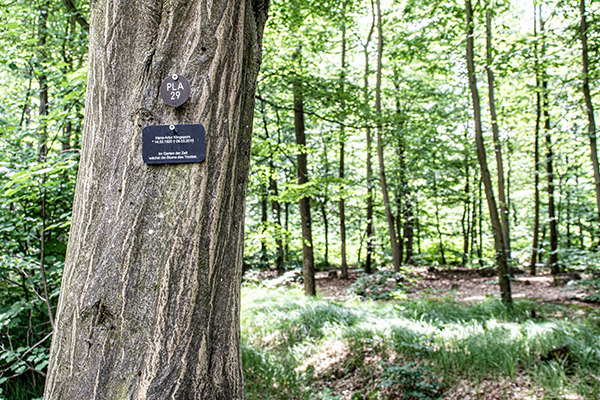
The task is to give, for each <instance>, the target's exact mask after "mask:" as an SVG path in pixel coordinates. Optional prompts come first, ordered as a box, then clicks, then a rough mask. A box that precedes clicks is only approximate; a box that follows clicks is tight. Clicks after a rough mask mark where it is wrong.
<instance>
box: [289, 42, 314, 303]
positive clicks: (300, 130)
mask: <svg viewBox="0 0 600 400" xmlns="http://www.w3.org/2000/svg"><path fill="white" fill-rule="evenodd" d="M300 51H301V48H300V47H299V48H298V49H297V50H296V54H295V56H294V57H295V58H296V59H297V61H298V62H299V61H300ZM293 86H294V87H293V89H294V128H295V132H296V144H297V145H298V148H299V149H298V155H297V156H296V160H297V161H296V162H297V165H298V184H299V185H303V184H305V183H307V182H308V163H307V154H306V153H307V148H306V133H305V131H306V128H305V125H304V102H303V100H302V83H301V82H300V81H299V80H298V79H296V80H294V84H293ZM300 221H301V223H302V275H303V277H304V293H305V294H306V295H307V296H315V295H316V294H317V292H316V286H315V261H314V255H313V241H312V220H311V218H310V198H309V197H308V196H303V197H302V198H301V199H300Z"/></svg>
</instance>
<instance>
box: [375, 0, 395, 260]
mask: <svg viewBox="0 0 600 400" xmlns="http://www.w3.org/2000/svg"><path fill="white" fill-rule="evenodd" d="M375 4H376V6H377V33H378V44H377V86H376V89H375V112H376V113H377V157H378V159H379V181H380V184H381V193H382V195H383V206H384V207H385V216H386V219H387V222H388V232H389V235H390V246H391V247H392V262H393V264H394V271H395V272H400V263H401V260H400V252H399V251H398V241H397V240H396V229H395V227H394V216H393V214H392V209H391V206H390V199H389V196H388V188H387V181H386V178H385V163H384V160H383V126H382V121H381V118H382V115H381V73H382V58H383V32H382V23H381V5H380V0H376V1H375Z"/></svg>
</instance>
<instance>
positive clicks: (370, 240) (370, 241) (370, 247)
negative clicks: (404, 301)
mask: <svg viewBox="0 0 600 400" xmlns="http://www.w3.org/2000/svg"><path fill="white" fill-rule="evenodd" d="M371 6H372V7H373V3H372V2H371ZM372 14H373V21H372V23H371V29H370V30H369V35H368V36H367V42H366V44H365V45H364V55H365V74H364V86H363V89H364V96H365V104H366V105H365V106H366V107H368V104H369V98H370V96H369V74H370V66H369V43H370V42H371V37H372V36H373V30H374V29H375V11H374V10H373V13H372ZM372 150H373V138H372V135H371V127H370V126H367V177H366V179H367V229H366V232H365V233H366V236H367V238H366V239H367V256H366V257H365V273H367V274H370V273H372V272H373V267H372V263H373V251H374V250H375V243H374V240H375V238H374V236H373V180H374V178H373V161H372V156H371V154H372Z"/></svg>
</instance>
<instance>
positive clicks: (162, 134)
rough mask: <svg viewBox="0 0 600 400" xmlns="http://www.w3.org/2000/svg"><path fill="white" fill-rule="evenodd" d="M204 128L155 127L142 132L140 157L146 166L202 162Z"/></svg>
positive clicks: (184, 126)
mask: <svg viewBox="0 0 600 400" xmlns="http://www.w3.org/2000/svg"><path fill="white" fill-rule="evenodd" d="M205 147H206V146H205V131H204V126H202V125H200V124H198V125H157V126H147V127H145V128H144V130H143V131H142V156H143V158H144V162H145V163H146V164H182V163H197V162H202V161H204V157H205V155H206V154H205V152H206V150H205Z"/></svg>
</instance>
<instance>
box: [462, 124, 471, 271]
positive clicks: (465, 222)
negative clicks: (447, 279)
mask: <svg viewBox="0 0 600 400" xmlns="http://www.w3.org/2000/svg"><path fill="white" fill-rule="evenodd" d="M467 136H468V135H467V132H465V144H466V143H467V140H468V137H467ZM469 174H470V172H469V152H468V151H465V178H466V181H465V201H464V208H463V215H462V218H461V220H460V225H461V228H462V234H463V254H462V261H461V267H462V268H465V267H466V266H467V261H468V260H469V241H470V235H469V234H470V231H469V228H470V226H471V224H470V221H469V218H470V216H471V210H470V206H471V198H470V196H471V185H470V184H471V182H470V179H469V178H470V176H469Z"/></svg>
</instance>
